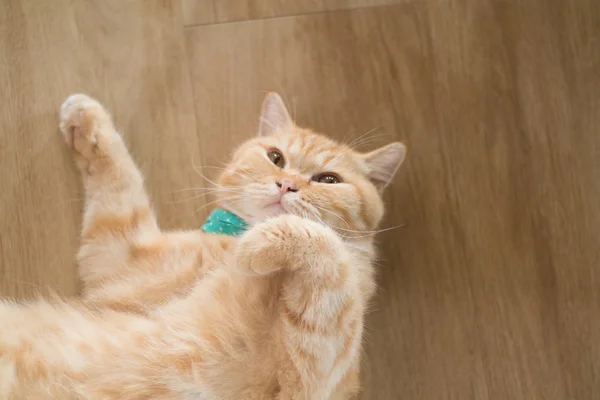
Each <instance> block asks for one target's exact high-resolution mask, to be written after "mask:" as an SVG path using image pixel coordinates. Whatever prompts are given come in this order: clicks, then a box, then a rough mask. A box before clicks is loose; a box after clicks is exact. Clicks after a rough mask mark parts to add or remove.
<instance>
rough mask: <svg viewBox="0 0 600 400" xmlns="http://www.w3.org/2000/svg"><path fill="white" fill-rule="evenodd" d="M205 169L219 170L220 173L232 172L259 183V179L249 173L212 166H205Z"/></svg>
mask: <svg viewBox="0 0 600 400" xmlns="http://www.w3.org/2000/svg"><path fill="white" fill-rule="evenodd" d="M203 168H212V169H217V170H220V171H225V172H230V173H232V174H236V175H239V176H241V177H244V178H249V179H251V180H253V181H255V182H258V179H256V178H255V177H254V176H252V175H250V174H249V173H247V172H241V171H234V170H232V169H231V168H222V167H216V166H212V165H207V166H204V167H203Z"/></svg>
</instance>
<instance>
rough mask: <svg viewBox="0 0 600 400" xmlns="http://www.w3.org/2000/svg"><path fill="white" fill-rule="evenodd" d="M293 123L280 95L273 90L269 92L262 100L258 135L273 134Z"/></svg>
mask: <svg viewBox="0 0 600 400" xmlns="http://www.w3.org/2000/svg"><path fill="white" fill-rule="evenodd" d="M293 124H294V121H293V120H292V117H290V113H289V112H288V109H287V107H286V106H285V103H284V102H283V99H282V98H281V96H279V95H278V94H277V93H275V92H269V93H268V94H267V96H266V97H265V100H264V101H263V105H262V111H261V113H260V124H259V126H258V135H259V136H270V135H274V134H275V133H277V132H278V131H282V130H285V129H286V128H288V127H290V126H291V125H293Z"/></svg>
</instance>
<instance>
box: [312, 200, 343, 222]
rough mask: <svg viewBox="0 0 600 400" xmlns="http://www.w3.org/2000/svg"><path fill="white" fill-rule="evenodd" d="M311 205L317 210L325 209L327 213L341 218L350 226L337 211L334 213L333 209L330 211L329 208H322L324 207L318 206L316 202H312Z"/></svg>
mask: <svg viewBox="0 0 600 400" xmlns="http://www.w3.org/2000/svg"><path fill="white" fill-rule="evenodd" d="M312 206H313V207H315V208H317V209H319V210H321V211H325V212H328V213H330V214H332V215H333V216H335V217H337V218H339V219H340V220H341V221H342V222H343V223H345V224H346V226H350V224H349V223H348V221H346V220H345V219H344V218H343V217H342V216H341V215H339V214H338V213H335V212H333V211H331V210H328V209H326V208H324V207H319V206H318V205H316V204H312Z"/></svg>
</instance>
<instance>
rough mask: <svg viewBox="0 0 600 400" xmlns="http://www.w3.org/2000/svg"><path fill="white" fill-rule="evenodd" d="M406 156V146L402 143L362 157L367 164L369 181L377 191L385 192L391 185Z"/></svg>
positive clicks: (393, 144)
mask: <svg viewBox="0 0 600 400" xmlns="http://www.w3.org/2000/svg"><path fill="white" fill-rule="evenodd" d="M405 156H406V146H404V145H403V144H402V143H400V142H395V143H390V144H388V145H387V146H383V147H380V148H379V149H377V150H373V151H372V152H370V153H367V154H363V155H362V158H363V160H364V162H365V164H367V168H368V176H369V179H370V180H371V182H373V183H374V184H375V186H377V189H379V190H383V189H384V188H385V187H386V186H387V185H388V184H389V183H390V181H391V180H392V178H394V175H395V174H396V171H398V168H399V167H400V165H401V164H402V161H404V157H405Z"/></svg>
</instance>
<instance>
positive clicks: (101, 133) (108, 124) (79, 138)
mask: <svg viewBox="0 0 600 400" xmlns="http://www.w3.org/2000/svg"><path fill="white" fill-rule="evenodd" d="M59 128H60V131H61V132H62V134H63V136H64V138H65V140H66V142H67V144H69V145H70V146H72V147H73V149H74V150H76V151H77V153H79V155H80V156H83V157H84V158H86V159H88V160H89V159H92V158H94V157H96V156H98V155H101V154H99V153H102V148H103V147H107V146H108V145H109V143H110V142H111V141H115V140H118V139H120V138H119V135H118V134H117V133H116V132H115V130H114V127H113V125H112V121H111V118H110V115H109V114H108V112H106V110H105V109H104V107H102V105H101V104H100V103H99V102H98V101H96V100H94V99H93V98H91V97H89V96H87V95H85V94H74V95H71V96H69V97H68V98H67V99H66V100H65V102H64V103H63V104H62V106H61V107H60V123H59Z"/></svg>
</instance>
